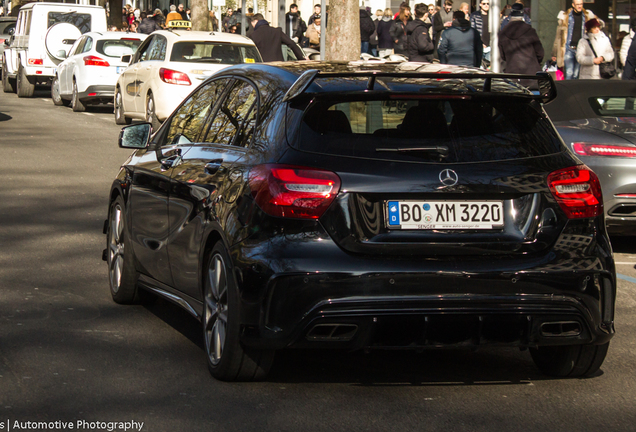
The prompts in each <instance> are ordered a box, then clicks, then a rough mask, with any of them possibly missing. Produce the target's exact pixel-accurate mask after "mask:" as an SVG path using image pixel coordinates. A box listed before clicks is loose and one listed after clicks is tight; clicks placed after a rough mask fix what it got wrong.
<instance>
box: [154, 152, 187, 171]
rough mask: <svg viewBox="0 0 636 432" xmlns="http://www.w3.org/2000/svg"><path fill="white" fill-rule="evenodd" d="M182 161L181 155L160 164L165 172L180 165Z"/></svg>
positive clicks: (162, 160) (171, 157) (164, 160)
mask: <svg viewBox="0 0 636 432" xmlns="http://www.w3.org/2000/svg"><path fill="white" fill-rule="evenodd" d="M181 161H182V159H181V155H174V156H170V157H167V158H164V159H161V160H160V161H159V163H161V170H162V171H165V170H168V169H170V168H174V167H176V166H178V165H180V164H181Z"/></svg>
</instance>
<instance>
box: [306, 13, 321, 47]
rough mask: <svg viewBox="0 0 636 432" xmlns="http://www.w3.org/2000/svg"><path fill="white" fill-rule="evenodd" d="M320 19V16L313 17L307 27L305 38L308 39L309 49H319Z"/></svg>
mask: <svg viewBox="0 0 636 432" xmlns="http://www.w3.org/2000/svg"><path fill="white" fill-rule="evenodd" d="M321 23H322V19H321V17H320V15H318V16H314V20H313V21H312V23H311V24H309V25H308V26H307V38H308V39H309V48H313V49H317V50H319V49H320V32H321V30H322V29H321V27H320V24H321Z"/></svg>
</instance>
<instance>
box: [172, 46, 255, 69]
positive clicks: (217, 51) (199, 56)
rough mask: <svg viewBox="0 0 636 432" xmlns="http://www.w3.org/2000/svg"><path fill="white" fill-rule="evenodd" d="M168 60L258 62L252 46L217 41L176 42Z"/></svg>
mask: <svg viewBox="0 0 636 432" xmlns="http://www.w3.org/2000/svg"><path fill="white" fill-rule="evenodd" d="M170 61H177V62H187V63H218V64H241V63H260V62H261V61H262V60H261V55H260V54H259V52H258V50H257V49H256V47H254V46H250V45H232V44H221V43H218V42H178V43H176V44H174V46H173V47H172V54H171V55H170Z"/></svg>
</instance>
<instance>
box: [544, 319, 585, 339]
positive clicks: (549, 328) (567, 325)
mask: <svg viewBox="0 0 636 432" xmlns="http://www.w3.org/2000/svg"><path fill="white" fill-rule="evenodd" d="M540 331H541V336H545V337H563V336H579V335H580V334H581V333H583V328H582V327H581V323H579V322H578V321H555V322H544V323H543V324H541V328H540Z"/></svg>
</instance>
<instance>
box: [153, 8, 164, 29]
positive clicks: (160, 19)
mask: <svg viewBox="0 0 636 432" xmlns="http://www.w3.org/2000/svg"><path fill="white" fill-rule="evenodd" d="M152 19H154V20H155V22H156V23H157V25H158V26H159V29H162V28H164V27H165V24H166V15H165V14H164V13H163V12H162V11H161V9H155V13H154V15H153V16H152Z"/></svg>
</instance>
